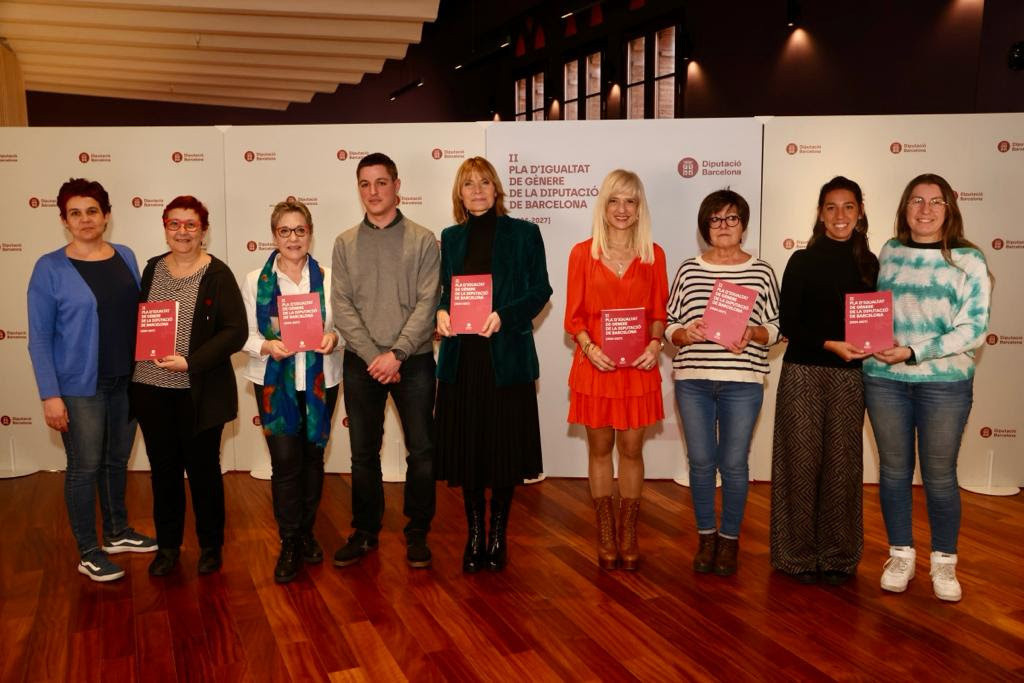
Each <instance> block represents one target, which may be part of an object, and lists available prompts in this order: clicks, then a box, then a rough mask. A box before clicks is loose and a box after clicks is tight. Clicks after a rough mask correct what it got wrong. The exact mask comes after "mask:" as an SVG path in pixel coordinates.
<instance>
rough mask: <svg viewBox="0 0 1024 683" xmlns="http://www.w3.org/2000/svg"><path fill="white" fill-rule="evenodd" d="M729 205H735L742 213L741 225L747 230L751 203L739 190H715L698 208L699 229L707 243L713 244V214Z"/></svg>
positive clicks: (740, 213)
mask: <svg viewBox="0 0 1024 683" xmlns="http://www.w3.org/2000/svg"><path fill="white" fill-rule="evenodd" d="M727 206H735V207H736V211H737V213H739V215H740V225H742V226H743V231H742V232H746V231H747V221H749V220H750V205H749V204H747V200H746V199H744V198H743V196H742V195H741V194H740V193H739V192H733V191H732V190H715V191H714V192H712V193H711V194H709V195H708V196H707V197H705V198H704V201H702V202H701V203H700V208H699V209H698V210H697V230H698V231H699V232H700V236H701V238H702V239H703V240H704V242H705V243H707V244H711V215H712V214H714V213H717V212H719V211H721V210H722V209H724V208H725V207H727Z"/></svg>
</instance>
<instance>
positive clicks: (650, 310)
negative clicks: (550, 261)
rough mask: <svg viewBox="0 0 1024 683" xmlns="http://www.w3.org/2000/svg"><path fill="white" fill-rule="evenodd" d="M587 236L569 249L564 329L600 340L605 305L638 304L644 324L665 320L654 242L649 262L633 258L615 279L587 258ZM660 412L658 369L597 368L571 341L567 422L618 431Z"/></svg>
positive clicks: (661, 267) (659, 255)
mask: <svg viewBox="0 0 1024 683" xmlns="http://www.w3.org/2000/svg"><path fill="white" fill-rule="evenodd" d="M592 241H593V240H587V241H585V242H580V243H579V244H577V245H576V246H574V247H573V248H572V251H571V252H570V253H569V283H568V287H567V291H568V294H567V296H566V304H565V331H566V332H568V333H569V334H570V335H571V336H572V337H573V339H575V338H576V335H577V334H579V333H580V332H581V331H583V330H586V331H587V332H588V333H589V334H590V338H591V339H592V340H593V341H594V343H595V344H598V345H600V344H601V342H602V339H601V311H602V310H603V309H606V308H639V307H643V308H644V310H645V312H646V316H647V324H648V326H650V324H651V323H652V322H653V321H655V320H660V321H662V322H665V319H666V314H665V304H666V301H667V300H668V276H667V274H666V271H665V252H664V251H662V249H661V247H659V246H658V245H657V244H655V245H654V263H641V262H640V259H639V258H635V259H633V262H632V263H630V264H629V267H628V268H627V269H626V272H625V273H624V274H623V276H622V278H618V277H616V276H615V273H613V272H612V271H611V270H610V269H609V268H608V267H607V266H605V265H604V264H603V263H601V260H600V259H594V258H591V256H590V244H591V242H592ZM663 417H665V410H664V408H663V407H662V401H661V372H660V371H659V370H658V367H657V366H655V367H654V368H653V369H651V370H637V369H636V368H618V369H616V370H613V371H611V372H602V371H600V370H598V369H597V368H595V367H594V366H593V365H592V364H591V363H590V361H589V360H587V357H586V356H584V355H583V351H582V349H581V348H580V346H579V344H577V345H576V351H575V353H574V355H573V359H572V369H571V370H570V371H569V422H571V423H574V424H582V425H586V426H588V427H608V426H611V427H614V428H615V429H620V430H621V429H635V428H637V427H646V426H647V425H649V424H653V423H655V422H657V421H658V420H660V419H662V418H663Z"/></svg>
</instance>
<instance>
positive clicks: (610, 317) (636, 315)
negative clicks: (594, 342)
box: [601, 308, 650, 368]
mask: <svg viewBox="0 0 1024 683" xmlns="http://www.w3.org/2000/svg"><path fill="white" fill-rule="evenodd" d="M646 323H647V318H646V316H645V315H644V309H642V308H606V309H605V310H603V311H601V350H602V351H604V354H605V355H606V356H608V357H609V358H611V359H612V362H613V363H615V364H616V365H618V366H619V367H620V368H621V367H628V366H630V365H632V363H633V361H635V360H636V359H637V358H638V357H639V356H640V354H641V353H643V352H644V347H645V346H647V342H648V341H649V340H650V339H649V337H648V335H647V324H646Z"/></svg>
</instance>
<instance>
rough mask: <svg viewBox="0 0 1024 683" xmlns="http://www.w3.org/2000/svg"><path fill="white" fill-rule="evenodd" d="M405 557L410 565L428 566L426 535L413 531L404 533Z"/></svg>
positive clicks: (428, 555) (429, 556)
mask: <svg viewBox="0 0 1024 683" xmlns="http://www.w3.org/2000/svg"><path fill="white" fill-rule="evenodd" d="M405 544H406V545H405V559H406V561H408V562H409V566H410V567H414V568H415V569H425V568H426V567H429V566H430V559H431V555H430V548H428V547H427V535H426V534H425V533H423V532H422V531H421V532H413V533H409V534H406V535H405Z"/></svg>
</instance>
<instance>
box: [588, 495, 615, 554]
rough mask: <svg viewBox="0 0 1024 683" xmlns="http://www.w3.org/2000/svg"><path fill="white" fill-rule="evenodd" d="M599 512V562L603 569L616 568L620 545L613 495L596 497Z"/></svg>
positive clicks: (597, 511)
mask: <svg viewBox="0 0 1024 683" xmlns="http://www.w3.org/2000/svg"><path fill="white" fill-rule="evenodd" d="M594 511H595V512H596V513H597V564H598V565H599V566H600V567H601V569H615V567H616V565H618V563H619V546H618V543H617V541H616V538H615V510H614V508H613V507H612V497H611V496H601V497H600V498H595V499H594Z"/></svg>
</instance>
